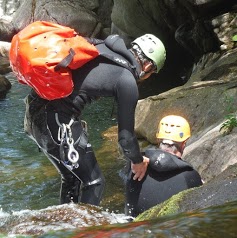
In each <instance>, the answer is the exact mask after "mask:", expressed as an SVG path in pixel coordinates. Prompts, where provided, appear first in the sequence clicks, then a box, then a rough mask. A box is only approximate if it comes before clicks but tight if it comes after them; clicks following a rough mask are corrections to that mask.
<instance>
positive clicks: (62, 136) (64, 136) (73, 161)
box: [55, 113, 80, 170]
mask: <svg viewBox="0 0 237 238" xmlns="http://www.w3.org/2000/svg"><path fill="white" fill-rule="evenodd" d="M55 119H56V122H57V124H58V125H59V128H58V140H59V141H60V142H61V143H60V156H61V160H62V162H63V163H64V164H65V165H66V167H68V168H69V169H70V170H72V169H74V168H78V167H79V162H78V161H79V158H80V156H79V153H78V152H77V150H76V149H75V147H74V139H73V137H72V130H71V126H72V124H73V122H74V121H75V120H74V118H71V120H70V122H69V123H68V124H65V123H60V121H59V118H58V113H55Z"/></svg>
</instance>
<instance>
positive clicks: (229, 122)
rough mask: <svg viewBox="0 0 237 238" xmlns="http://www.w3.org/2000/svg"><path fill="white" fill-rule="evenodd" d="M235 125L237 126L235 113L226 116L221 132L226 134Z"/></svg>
mask: <svg viewBox="0 0 237 238" xmlns="http://www.w3.org/2000/svg"><path fill="white" fill-rule="evenodd" d="M235 127H237V118H236V115H234V114H229V115H227V116H226V120H225V121H224V122H223V123H222V124H221V127H220V132H222V133H223V134H224V135H226V134H229V133H230V132H231V131H232V130H233V129H234V128H235Z"/></svg>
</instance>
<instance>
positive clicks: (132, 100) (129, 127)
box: [116, 69, 143, 164]
mask: <svg viewBox="0 0 237 238" xmlns="http://www.w3.org/2000/svg"><path fill="white" fill-rule="evenodd" d="M123 72H124V74H122V75H121V80H119V81H118V84H117V87H116V90H117V92H116V95H117V96H116V101H117V106H118V109H117V111H118V143H119V146H120V149H121V151H122V152H123V154H124V156H125V157H126V158H127V159H129V160H131V161H132V162H133V163H135V164H137V163H141V162H142V161H143V157H142V155H141V153H140V148H139V144H138V140H137V137H136V135H135V132H134V123H135V122H134V120H135V108H136V105H137V101H138V88H137V84H136V80H135V78H134V76H133V75H132V74H131V73H130V72H129V71H128V70H126V69H125V70H124V71H123Z"/></svg>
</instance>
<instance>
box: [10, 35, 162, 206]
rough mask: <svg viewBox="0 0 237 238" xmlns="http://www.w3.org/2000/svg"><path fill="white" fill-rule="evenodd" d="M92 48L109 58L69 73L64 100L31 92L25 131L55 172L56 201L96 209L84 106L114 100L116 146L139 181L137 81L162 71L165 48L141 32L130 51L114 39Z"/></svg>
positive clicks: (96, 176) (96, 170) (98, 179)
mask: <svg viewBox="0 0 237 238" xmlns="http://www.w3.org/2000/svg"><path fill="white" fill-rule="evenodd" d="M96 41H98V40H97V39H90V42H94V43H96ZM96 48H97V49H98V50H99V52H103V53H105V54H107V55H110V56H113V60H112V59H109V58H107V57H104V56H102V55H99V56H98V57H96V58H95V59H93V60H91V61H89V62H87V63H86V64H85V65H83V66H82V67H80V68H78V69H76V70H72V79H73V83H74V88H73V92H72V93H71V94H70V95H69V96H68V97H66V98H62V99H55V100H46V99H43V98H41V97H40V96H38V95H37V93H36V91H32V92H31V93H30V95H28V97H27V99H26V114H25V131H26V132H27V133H28V135H29V136H30V137H31V138H32V139H33V140H34V141H35V142H36V143H37V145H38V146H39V148H40V149H41V150H42V151H43V152H44V153H45V155H46V156H47V157H48V159H49V160H50V161H51V162H52V164H53V165H54V166H55V167H56V169H57V170H58V172H59V173H60V175H61V178H62V183H61V192H60V200H61V203H69V202H71V201H73V202H76V203H77V202H83V203H88V204H93V205H98V204H99V203H100V201H101V198H102V193H103V190H104V185H105V181H104V177H103V174H102V172H101V170H100V167H99V165H98V163H97V160H96V158H95V154H94V152H93V149H92V147H91V145H90V143H89V142H88V138H87V132H86V124H85V123H83V122H82V121H81V118H80V116H81V113H82V110H83V108H84V106H85V105H86V104H88V103H91V102H92V101H93V100H95V99H97V98H98V97H114V98H115V100H116V102H117V111H118V115H117V120H118V143H119V146H120V148H121V150H122V151H123V153H124V155H125V157H126V158H127V159H129V160H130V161H132V162H133V164H134V173H135V176H136V177H137V178H140V179H141V178H142V177H143V176H144V174H145V172H146V169H147V164H146V163H144V162H143V157H142V155H141V153H140V149H139V145H138V141H137V138H136V135H135V133H134V114H135V107H136V104H137V101H138V97H139V95H138V88H137V82H138V81H139V80H144V79H147V78H148V77H149V76H150V75H151V74H153V73H158V71H159V70H160V69H161V68H162V67H163V64H164V62H165V57H166V51H165V47H164V45H163V43H162V42H161V41H160V40H159V39H158V38H157V37H156V36H154V35H151V34H145V35H143V36H141V37H138V38H137V39H135V40H134V41H133V42H132V47H131V49H127V48H126V46H125V43H124V41H123V40H122V39H121V38H120V37H119V36H118V35H111V36H109V37H108V38H107V39H106V40H105V41H104V42H103V43H100V44H98V45H96ZM17 50H18V49H17V47H16V52H17ZM13 53H15V51H14V52H13ZM15 58H16V57H15ZM119 62H122V63H125V64H126V65H129V67H123V66H122V65H121V64H119ZM46 76H47V75H46V73H45V77H46ZM62 83H63V82H62ZM46 90H47V89H46Z"/></svg>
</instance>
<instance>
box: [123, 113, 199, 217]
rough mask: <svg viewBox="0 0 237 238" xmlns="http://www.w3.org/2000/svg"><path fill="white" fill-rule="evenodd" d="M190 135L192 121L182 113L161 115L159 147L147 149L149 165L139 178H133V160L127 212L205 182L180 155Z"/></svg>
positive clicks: (128, 181)
mask: <svg viewBox="0 0 237 238" xmlns="http://www.w3.org/2000/svg"><path fill="white" fill-rule="evenodd" d="M190 136H191V132H190V126H189V123H188V122H187V121H186V119H184V118H183V117H180V116H175V115H169V116H166V117H164V118H162V119H161V121H160V123H159V126H158V132H157V134H156V138H157V139H158V148H155V149H147V150H146V151H145V156H144V160H143V162H145V163H147V164H148V169H147V172H146V175H145V176H144V178H143V179H142V180H141V181H140V182H139V181H137V180H134V173H133V164H131V169H130V172H129V175H128V179H127V181H126V203H125V213H126V215H130V216H132V217H136V216H137V215H139V214H140V213H142V212H144V211H146V210H147V209H149V208H151V207H153V206H155V205H157V204H159V203H162V202H164V201H165V200H167V199H168V198H170V197H171V196H173V195H174V194H177V193H179V192H180V191H183V190H185V189H189V188H193V187H197V186H200V185H202V180H201V177H200V175H199V174H198V172H197V171H196V170H194V169H193V167H192V166H191V165H190V164H189V163H187V162H185V161H183V160H182V159H181V156H182V154H183V151H184V149H185V146H186V142H187V140H188V138H189V137H190ZM134 172H135V171H134Z"/></svg>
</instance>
